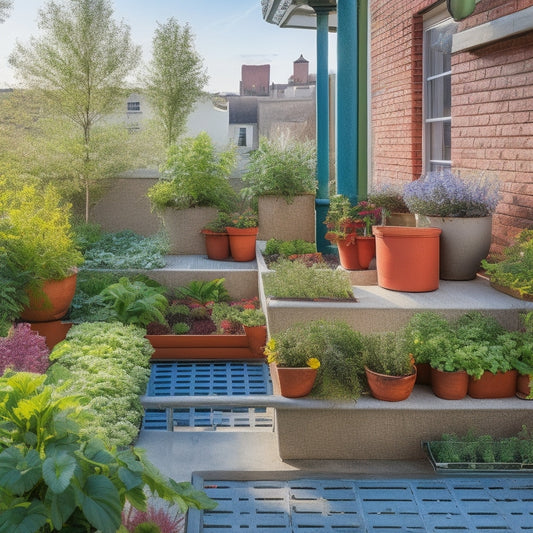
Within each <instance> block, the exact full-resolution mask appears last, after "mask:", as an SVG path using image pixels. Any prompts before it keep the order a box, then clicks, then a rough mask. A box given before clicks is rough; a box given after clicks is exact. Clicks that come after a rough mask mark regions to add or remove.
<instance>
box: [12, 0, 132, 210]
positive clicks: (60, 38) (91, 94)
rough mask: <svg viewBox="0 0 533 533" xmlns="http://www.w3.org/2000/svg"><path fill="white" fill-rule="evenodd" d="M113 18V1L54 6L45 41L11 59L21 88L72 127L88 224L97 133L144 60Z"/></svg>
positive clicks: (78, 0) (71, 0)
mask: <svg viewBox="0 0 533 533" xmlns="http://www.w3.org/2000/svg"><path fill="white" fill-rule="evenodd" d="M112 15H113V10H112V8H111V6H110V2H109V0H66V1H65V2H64V3H63V4H58V3H56V2H54V1H50V2H49V3H48V4H47V5H46V6H45V8H44V9H42V10H40V11H39V28H40V29H41V30H42V32H43V35H42V37H40V38H35V37H32V38H31V39H30V42H29V45H28V46H26V47H25V46H23V45H22V44H20V43H18V42H17V45H16V47H15V50H14V51H13V53H12V54H11V56H10V58H9V62H10V64H11V65H12V66H13V67H14V68H15V69H16V72H17V75H18V76H19V77H20V78H21V79H22V80H23V82H24V83H25V84H26V85H27V86H28V87H30V88H34V89H38V90H40V91H42V93H43V94H44V96H45V99H46V102H47V104H49V105H50V106H51V107H50V114H51V116H53V115H54V114H56V115H57V116H61V117H63V118H66V119H67V120H68V121H69V122H70V123H72V124H73V125H74V135H75V136H76V139H75V141H76V142H75V144H76V145H77V150H76V152H75V157H76V159H77V162H78V165H77V172H78V179H79V181H80V182H81V183H82V186H83V188H84V191H85V218H86V220H88V218H89V205H90V198H89V196H90V190H91V187H92V186H93V185H94V184H95V183H96V182H97V180H98V179H99V178H101V177H102V174H101V173H100V172H97V169H98V166H99V162H98V161H97V159H96V156H95V154H96V152H97V150H96V147H95V143H96V141H97V140H96V139H94V138H93V132H94V128H95V126H96V125H97V123H98V121H100V120H101V119H102V117H104V116H106V115H109V114H110V113H112V112H113V111H114V110H116V108H117V107H118V104H119V103H120V102H121V99H122V98H123V97H124V95H125V92H124V87H125V80H126V77H127V76H128V75H130V74H132V71H133V70H134V69H135V68H136V67H137V65H138V63H139V60H140V48H139V47H138V46H135V45H133V43H132V41H131V38H130V29H129V27H128V26H126V25H125V24H123V23H120V24H117V23H115V22H114V21H113V19H112ZM70 134H71V131H69V132H68V133H67V136H68V137H71V135H70ZM70 140H71V141H72V139H70ZM71 155H72V153H71ZM115 155H116V154H115Z"/></svg>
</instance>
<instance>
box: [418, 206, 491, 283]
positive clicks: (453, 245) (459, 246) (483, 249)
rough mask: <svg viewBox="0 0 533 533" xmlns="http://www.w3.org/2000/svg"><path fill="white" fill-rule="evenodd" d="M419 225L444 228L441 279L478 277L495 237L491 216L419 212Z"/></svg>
mask: <svg viewBox="0 0 533 533" xmlns="http://www.w3.org/2000/svg"><path fill="white" fill-rule="evenodd" d="M416 220H417V222H416V223H417V226H420V227H428V226H429V227H434V228H439V229H440V230H441V232H442V233H441V236H440V279H445V280H455V281H463V280H470V279H474V278H475V277H476V273H477V271H478V270H479V268H480V263H481V260H482V259H484V258H485V257H487V254H488V253H489V249H490V243H491V236H492V217H491V216H487V217H471V218H459V217H429V216H421V215H416Z"/></svg>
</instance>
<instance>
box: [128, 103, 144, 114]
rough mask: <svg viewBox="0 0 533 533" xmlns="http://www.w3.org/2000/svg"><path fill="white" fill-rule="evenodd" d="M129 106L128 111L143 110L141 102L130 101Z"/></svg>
mask: <svg viewBox="0 0 533 533" xmlns="http://www.w3.org/2000/svg"><path fill="white" fill-rule="evenodd" d="M127 106H128V112H131V111H140V110H141V102H128V103H127Z"/></svg>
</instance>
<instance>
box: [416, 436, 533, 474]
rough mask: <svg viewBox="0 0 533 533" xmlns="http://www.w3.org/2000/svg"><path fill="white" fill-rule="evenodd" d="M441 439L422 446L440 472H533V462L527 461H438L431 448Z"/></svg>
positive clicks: (436, 469) (435, 468) (427, 442)
mask: <svg viewBox="0 0 533 533" xmlns="http://www.w3.org/2000/svg"><path fill="white" fill-rule="evenodd" d="M439 442H440V441H426V442H423V443H422V448H423V450H424V452H425V453H426V456H427V458H428V459H429V462H430V463H431V465H432V466H433V468H434V470H435V472H440V473H443V474H464V473H465V472H468V473H469V474H470V473H480V474H482V473H490V474H496V473H505V474H508V473H513V474H515V473H523V474H531V473H533V464H527V463H476V462H465V463H441V462H438V461H437V460H436V459H435V457H434V455H433V453H432V450H431V447H432V445H434V444H437V443H439Z"/></svg>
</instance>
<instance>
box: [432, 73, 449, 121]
mask: <svg viewBox="0 0 533 533" xmlns="http://www.w3.org/2000/svg"><path fill="white" fill-rule="evenodd" d="M451 96H452V77H451V76H450V75H445V76H443V77H441V78H435V79H433V80H430V81H428V85H427V102H428V104H429V108H428V109H427V117H426V118H440V117H449V116H451V114H452V109H451V104H452V101H451Z"/></svg>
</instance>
